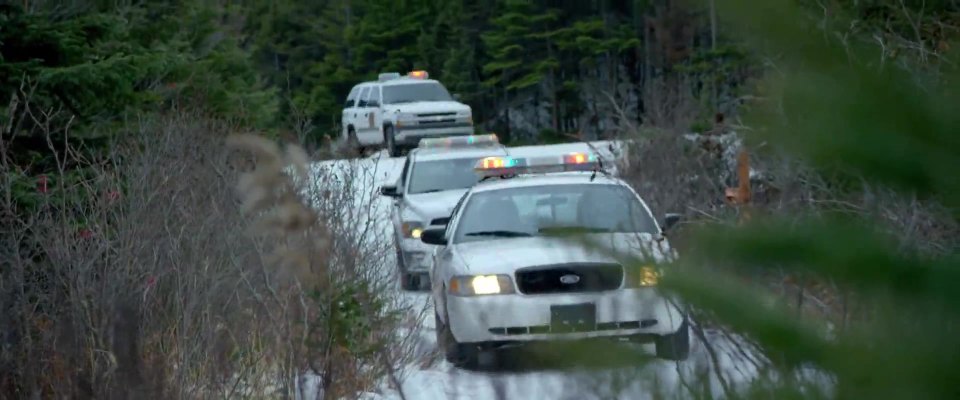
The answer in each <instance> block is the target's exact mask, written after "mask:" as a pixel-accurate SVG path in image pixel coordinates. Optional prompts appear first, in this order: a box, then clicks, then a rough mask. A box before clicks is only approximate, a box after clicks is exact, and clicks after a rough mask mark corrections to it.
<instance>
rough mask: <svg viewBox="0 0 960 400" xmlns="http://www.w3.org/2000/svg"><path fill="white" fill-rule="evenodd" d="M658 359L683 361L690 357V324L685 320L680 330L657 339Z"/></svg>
mask: <svg viewBox="0 0 960 400" xmlns="http://www.w3.org/2000/svg"><path fill="white" fill-rule="evenodd" d="M656 346H657V357H660V358H663V359H667V360H674V361H682V360H686V359H687V356H689V355H690V324H689V323H688V322H687V319H686V318H684V320H683V323H682V324H680V329H677V331H676V332H674V333H669V334H666V335H663V336H659V337H657V339H656Z"/></svg>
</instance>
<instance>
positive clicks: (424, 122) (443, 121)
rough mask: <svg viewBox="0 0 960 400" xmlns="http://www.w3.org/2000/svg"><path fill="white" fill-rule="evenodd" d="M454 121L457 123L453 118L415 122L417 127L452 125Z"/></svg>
mask: <svg viewBox="0 0 960 400" xmlns="http://www.w3.org/2000/svg"><path fill="white" fill-rule="evenodd" d="M456 121H457V120H455V119H453V118H450V119H426V120H424V119H422V120H420V121H417V123H418V124H419V125H439V124H452V123H454V122H456Z"/></svg>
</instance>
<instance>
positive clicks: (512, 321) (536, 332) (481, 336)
mask: <svg viewBox="0 0 960 400" xmlns="http://www.w3.org/2000/svg"><path fill="white" fill-rule="evenodd" d="M582 303H593V304H595V305H596V325H595V327H593V328H592V329H586V330H582V331H578V332H564V333H557V332H551V328H550V326H551V307H550V306H552V305H574V304H582ZM447 315H448V316H449V321H447V324H448V325H449V326H450V330H451V331H452V332H453V336H454V338H456V339H457V341H458V342H460V343H476V342H494V341H497V342H499V341H510V342H524V341H545V340H576V339H588V338H601V337H611V336H632V335H664V334H668V333H673V332H676V331H677V329H679V328H680V326H681V323H682V322H683V319H684V315H683V313H682V311H681V310H680V309H679V308H677V307H676V306H675V305H673V304H671V303H670V302H668V301H667V300H666V299H665V298H664V297H662V296H661V295H660V294H659V293H658V290H657V289H655V288H640V289H619V290H615V291H609V292H603V293H571V294H556V295H552V294H551V295H523V294H510V295H490V296H477V297H459V296H453V295H448V297H447Z"/></svg>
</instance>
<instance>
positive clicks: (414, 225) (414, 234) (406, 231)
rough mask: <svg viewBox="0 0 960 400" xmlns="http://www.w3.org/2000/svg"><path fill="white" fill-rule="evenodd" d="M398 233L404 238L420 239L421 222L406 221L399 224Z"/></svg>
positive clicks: (421, 231) (421, 232)
mask: <svg viewBox="0 0 960 400" xmlns="http://www.w3.org/2000/svg"><path fill="white" fill-rule="evenodd" d="M400 233H402V234H403V237H405V238H413V239H420V235H422V234H423V223H421V222H416V221H407V222H404V223H402V224H400Z"/></svg>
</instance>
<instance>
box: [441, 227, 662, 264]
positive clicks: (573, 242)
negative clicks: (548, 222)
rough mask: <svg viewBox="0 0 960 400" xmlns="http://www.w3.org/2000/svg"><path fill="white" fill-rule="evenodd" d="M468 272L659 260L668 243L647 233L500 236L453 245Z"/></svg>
mask: <svg viewBox="0 0 960 400" xmlns="http://www.w3.org/2000/svg"><path fill="white" fill-rule="evenodd" d="M455 251H456V253H457V255H458V256H459V257H460V258H461V260H462V261H463V262H464V264H465V265H466V268H467V271H469V273H471V274H512V273H513V272H514V271H516V270H517V269H519V268H524V267H532V266H543V265H552V264H565V263H577V262H590V263H594V262H599V263H626V262H629V261H630V259H631V258H630V257H638V258H640V259H643V260H650V261H655V262H656V261H663V260H664V259H665V258H666V257H667V255H672V253H673V250H671V249H670V247H669V243H668V242H667V241H666V239H664V240H663V241H657V240H656V239H655V238H654V237H653V236H652V235H650V234H647V233H599V234H591V235H586V237H581V238H579V239H578V238H570V237H567V238H562V237H555V236H554V237H543V236H536V237H527V238H504V239H492V240H483V241H476V242H467V243H461V244H456V245H455Z"/></svg>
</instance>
